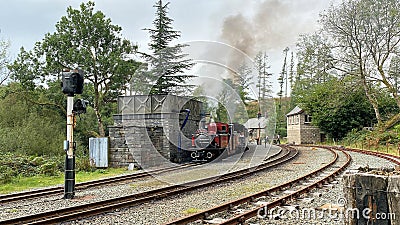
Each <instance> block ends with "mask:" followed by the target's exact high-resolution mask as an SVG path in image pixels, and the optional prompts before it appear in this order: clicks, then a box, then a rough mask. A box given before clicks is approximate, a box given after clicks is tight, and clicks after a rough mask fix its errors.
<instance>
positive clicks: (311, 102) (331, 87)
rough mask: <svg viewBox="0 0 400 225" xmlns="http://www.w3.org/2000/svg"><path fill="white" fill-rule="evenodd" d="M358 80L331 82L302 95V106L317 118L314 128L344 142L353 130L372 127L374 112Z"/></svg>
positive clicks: (314, 120)
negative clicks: (345, 137)
mask: <svg viewBox="0 0 400 225" xmlns="http://www.w3.org/2000/svg"><path fill="white" fill-rule="evenodd" d="M355 82H356V81H355V80H351V79H347V80H344V81H343V80H339V79H337V78H334V79H331V80H329V81H327V82H325V83H321V84H315V85H313V86H312V87H311V88H310V89H309V90H306V91H303V92H302V93H301V98H298V99H299V104H300V106H301V107H302V108H303V109H304V110H306V111H307V112H308V113H310V114H311V115H312V116H313V124H314V125H316V126H318V127H319V128H320V129H321V130H322V131H324V132H325V133H326V134H327V135H328V136H329V137H331V138H335V139H341V138H343V137H344V136H345V135H346V134H347V133H348V132H349V131H351V130H352V129H360V128H362V127H364V126H371V124H372V123H374V122H376V121H375V120H374V115H373V110H372V108H371V105H370V104H369V102H368V100H367V99H366V96H365V94H364V91H363V89H362V87H360V86H354V84H355Z"/></svg>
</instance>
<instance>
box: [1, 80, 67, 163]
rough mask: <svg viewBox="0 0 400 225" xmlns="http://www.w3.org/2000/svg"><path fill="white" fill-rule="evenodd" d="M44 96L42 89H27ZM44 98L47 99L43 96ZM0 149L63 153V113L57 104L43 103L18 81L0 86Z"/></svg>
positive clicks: (19, 152) (49, 153)
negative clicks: (39, 102)
mask: <svg viewBox="0 0 400 225" xmlns="http://www.w3.org/2000/svg"><path fill="white" fill-rule="evenodd" d="M29 93H30V94H32V98H35V99H41V100H44V99H46V95H45V94H44V93H43V91H39V90H37V91H35V92H29ZM46 101H47V100H46ZM0 105H1V107H0V128H1V129H0V151H1V152H13V153H17V154H24V155H56V156H57V155H62V154H63V153H64V152H63V150H62V147H60V144H61V143H62V142H63V140H64V139H65V115H63V114H62V113H60V111H59V109H58V107H43V106H42V105H38V104H36V103H34V102H32V101H31V99H30V98H28V97H27V94H26V89H25V88H24V87H22V86H21V84H18V83H10V84H8V85H7V86H3V87H0Z"/></svg>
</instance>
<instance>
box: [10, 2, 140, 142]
mask: <svg viewBox="0 0 400 225" xmlns="http://www.w3.org/2000/svg"><path fill="white" fill-rule="evenodd" d="M94 5H95V4H94V3H93V2H87V3H82V4H81V5H80V9H73V8H72V7H68V9H67V15H66V16H63V17H62V18H61V20H60V21H59V22H57V24H56V26H55V27H56V31H55V32H54V33H53V34H50V33H48V34H46V35H45V37H44V39H43V40H42V41H41V42H37V43H36V45H35V48H34V49H33V50H32V51H30V52H26V51H25V50H23V49H21V53H20V54H19V56H18V58H17V60H16V61H15V62H14V64H13V65H12V66H11V67H10V69H11V72H12V75H13V78H14V79H15V80H18V81H20V82H21V84H23V85H24V87H26V88H28V89H29V90H34V89H35V88H37V84H40V83H41V82H43V81H48V80H53V81H54V80H59V78H60V74H61V71H62V70H63V69H64V68H70V69H74V68H76V67H77V66H79V67H80V68H81V69H82V70H83V71H84V72H85V79H86V80H88V81H89V82H90V84H91V85H90V86H89V89H91V90H90V93H91V96H90V97H91V100H92V103H93V109H94V111H95V115H96V121H97V122H98V124H97V126H98V135H100V136H105V128H104V124H103V120H107V119H105V118H104V116H103V115H102V111H103V108H104V107H108V106H107V104H108V103H110V102H115V99H116V97H117V96H118V95H121V93H123V92H124V91H126V90H127V89H128V86H129V81H130V80H131V78H132V76H133V74H134V72H135V69H136V68H137V67H138V65H139V63H137V62H135V61H133V60H130V59H128V58H127V55H128V54H132V53H134V52H135V51H136V46H134V45H132V44H131V42H130V41H128V40H125V39H123V38H122V37H121V31H122V28H121V27H119V26H117V25H113V24H112V23H111V20H110V19H109V18H106V16H105V15H104V14H103V13H102V12H100V11H97V12H95V11H94ZM86 91H87V90H86V87H85V88H84V92H86ZM57 93H60V91H59V90H58V91H57Z"/></svg>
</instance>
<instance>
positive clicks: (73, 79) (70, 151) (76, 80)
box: [62, 70, 83, 199]
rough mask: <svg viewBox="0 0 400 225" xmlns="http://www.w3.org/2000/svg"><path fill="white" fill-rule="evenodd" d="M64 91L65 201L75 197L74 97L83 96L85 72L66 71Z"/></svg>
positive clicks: (63, 83) (63, 78)
mask: <svg viewBox="0 0 400 225" xmlns="http://www.w3.org/2000/svg"><path fill="white" fill-rule="evenodd" d="M62 91H63V93H64V94H67V140H66V141H64V150H65V153H66V154H65V183H64V199H72V198H74V196H75V148H76V144H75V142H74V126H75V124H74V123H75V113H74V96H75V94H82V91H83V72H82V71H81V70H72V71H69V70H67V71H64V72H63V74H62Z"/></svg>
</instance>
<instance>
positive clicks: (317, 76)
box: [296, 33, 334, 84]
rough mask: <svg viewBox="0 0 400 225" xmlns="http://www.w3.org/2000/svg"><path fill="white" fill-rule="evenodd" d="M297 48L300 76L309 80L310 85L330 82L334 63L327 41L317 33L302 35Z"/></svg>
mask: <svg viewBox="0 0 400 225" xmlns="http://www.w3.org/2000/svg"><path fill="white" fill-rule="evenodd" d="M296 47H297V52H296V55H297V59H298V64H297V65H298V66H297V73H298V76H300V77H301V79H308V80H309V81H310V82H309V83H310V84H318V83H323V82H326V81H328V80H329V79H330V77H331V75H330V72H331V70H332V67H333V64H334V61H333V58H332V48H331V47H330V46H329V45H328V42H327V40H325V38H324V37H322V36H321V35H320V34H317V33H314V34H308V35H301V36H300V38H299V40H298V41H297V43H296Z"/></svg>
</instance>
